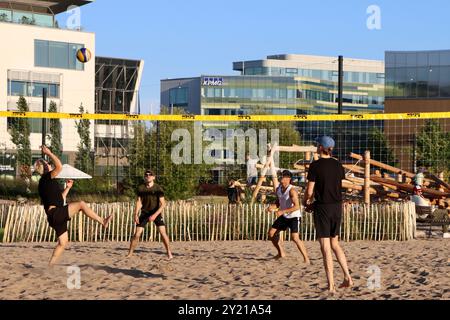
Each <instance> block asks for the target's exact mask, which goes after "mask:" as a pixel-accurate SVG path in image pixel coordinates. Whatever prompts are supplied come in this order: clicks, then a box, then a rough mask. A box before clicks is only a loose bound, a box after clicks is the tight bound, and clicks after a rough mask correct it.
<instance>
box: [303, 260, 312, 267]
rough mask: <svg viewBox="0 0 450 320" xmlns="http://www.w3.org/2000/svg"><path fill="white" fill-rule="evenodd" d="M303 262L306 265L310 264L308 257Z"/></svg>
mask: <svg viewBox="0 0 450 320" xmlns="http://www.w3.org/2000/svg"><path fill="white" fill-rule="evenodd" d="M304 263H305V264H306V265H308V266H310V265H312V263H311V261H310V260H309V259H307V260H305V261H304Z"/></svg>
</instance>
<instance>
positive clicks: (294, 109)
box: [161, 55, 384, 115]
mask: <svg viewBox="0 0 450 320" xmlns="http://www.w3.org/2000/svg"><path fill="white" fill-rule="evenodd" d="M344 61H345V63H344V106H343V112H344V113H376V112H383V110H384V63H383V62H382V61H372V60H361V59H345V60H344ZM233 69H234V71H239V72H240V75H235V76H220V75H202V76H200V77H194V78H180V79H166V80H161V104H162V105H163V106H166V107H169V108H170V107H183V108H185V109H186V111H187V112H189V113H193V114H204V115H233V114H246V113H253V112H255V111H256V110H257V111H262V112H265V113H269V114H281V115H292V114H332V113H337V95H338V59H337V57H321V56H307V55H274V56H268V57H267V59H265V60H256V61H243V62H234V63H233Z"/></svg>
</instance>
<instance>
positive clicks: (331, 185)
mask: <svg viewBox="0 0 450 320" xmlns="http://www.w3.org/2000/svg"><path fill="white" fill-rule="evenodd" d="M334 146H335V142H334V140H333V139H332V138H331V137H328V136H324V137H321V138H319V139H318V140H317V153H319V154H320V159H319V160H317V161H314V162H313V163H312V164H311V166H310V167H309V170H308V185H307V188H306V192H305V197H304V200H303V205H304V206H305V207H308V208H313V210H314V226H315V228H316V235H317V238H318V239H319V242H320V247H321V250H322V255H323V260H324V266H325V271H326V274H327V279H328V289H329V291H330V292H332V293H334V292H335V285H334V276H333V258H332V256H331V251H333V252H334V254H335V255H336V258H337V260H338V262H339V264H340V266H341V268H342V271H343V272H344V282H343V283H342V284H341V285H340V288H344V287H351V286H352V285H353V281H352V278H351V276H350V273H349V270H348V266H347V259H346V257H345V254H344V251H343V250H342V248H341V246H340V245H339V232H340V227H341V220H342V193H341V189H342V180H343V179H345V171H344V168H343V166H342V164H341V163H340V162H339V161H338V160H336V159H334V158H332V157H331V154H332V152H333V149H334ZM313 199H315V202H314V203H313Z"/></svg>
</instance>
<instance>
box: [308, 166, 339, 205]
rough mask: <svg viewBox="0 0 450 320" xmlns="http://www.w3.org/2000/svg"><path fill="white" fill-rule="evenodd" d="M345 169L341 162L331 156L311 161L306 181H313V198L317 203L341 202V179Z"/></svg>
mask: <svg viewBox="0 0 450 320" xmlns="http://www.w3.org/2000/svg"><path fill="white" fill-rule="evenodd" d="M343 179H345V170H344V167H343V166H342V164H341V163H340V162H339V161H338V160H336V159H333V158H327V159H324V158H321V159H319V160H317V161H314V162H313V163H311V166H310V167H309V171H308V181H314V182H315V187H314V198H315V199H316V203H318V204H331V203H340V202H342V192H341V190H342V180H343Z"/></svg>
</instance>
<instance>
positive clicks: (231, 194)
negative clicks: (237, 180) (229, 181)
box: [227, 187, 239, 203]
mask: <svg viewBox="0 0 450 320" xmlns="http://www.w3.org/2000/svg"><path fill="white" fill-rule="evenodd" d="M227 193H228V201H229V202H230V203H236V202H237V201H238V196H239V195H238V190H237V189H236V187H228V190H227Z"/></svg>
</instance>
